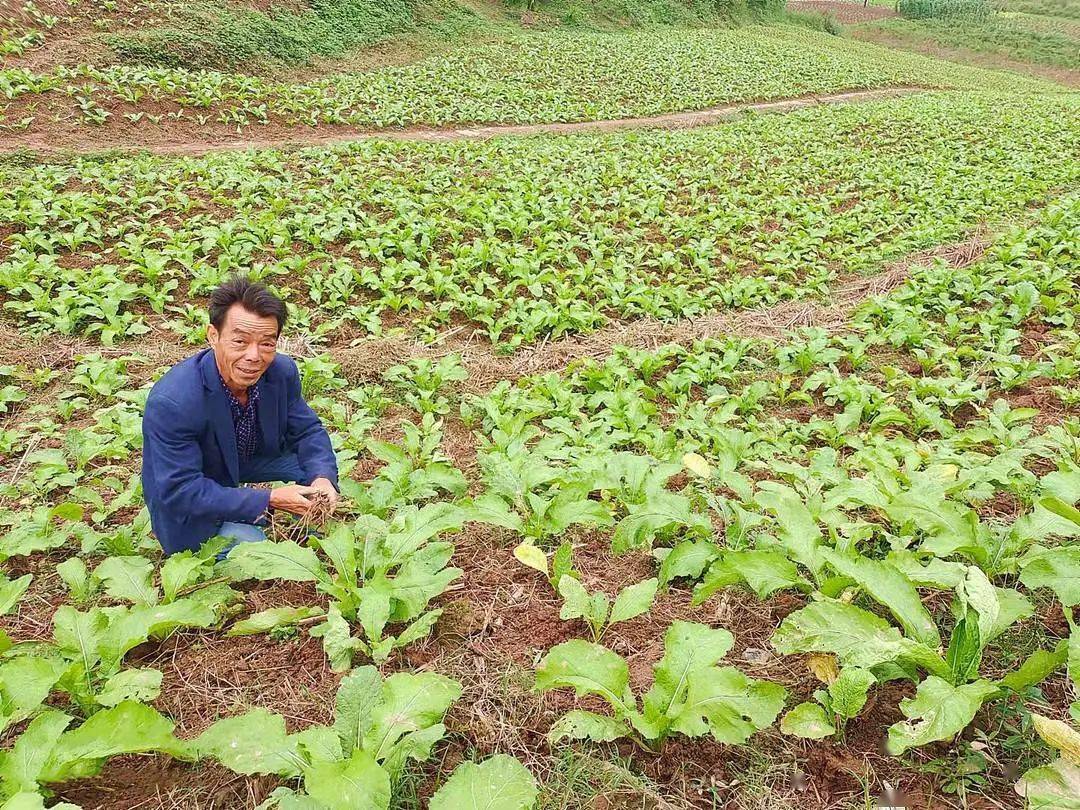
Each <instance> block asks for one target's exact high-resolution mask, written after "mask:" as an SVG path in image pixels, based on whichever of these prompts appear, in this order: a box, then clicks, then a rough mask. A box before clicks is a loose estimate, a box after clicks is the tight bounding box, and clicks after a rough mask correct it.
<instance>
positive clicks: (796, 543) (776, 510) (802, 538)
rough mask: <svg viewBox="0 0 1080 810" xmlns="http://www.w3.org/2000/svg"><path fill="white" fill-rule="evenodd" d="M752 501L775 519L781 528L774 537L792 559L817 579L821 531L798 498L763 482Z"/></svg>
mask: <svg viewBox="0 0 1080 810" xmlns="http://www.w3.org/2000/svg"><path fill="white" fill-rule="evenodd" d="M754 500H755V501H757V502H758V504H760V505H761V506H762V507H763V508H765V509H767V510H768V511H770V512H772V513H773V514H775V515H776V520H777V522H778V523H779V524H780V530H779V531H778V532H777V537H778V538H779V540H780V542H781V543H783V545H784V547H785V548H787V549H788V552H789V553H790V554H791V556H792V558H794V559H795V560H796V561H797V562H799V563H802V564H803V565H805V566H806V567H807V568H809V569H810V571H811V572H812V573H813V574H814V576H815V578H816V577H818V576H819V575H820V573H821V566H822V559H821V555H820V553H819V552H820V546H821V539H822V537H821V530H820V529H819V528H818V525H817V521H815V520H814V518H813V516H812V515H811V514H810V510H809V509H807V508H806V504H805V503H803V499H802V498H800V497H799V494H798V493H797V492H795V490H793V489H791V487H788V486H785V485H783V484H780V483H777V482H775V481H765V482H762V483H761V484H760V485H759V490H758V493H757V494H756V495H755V496H754Z"/></svg>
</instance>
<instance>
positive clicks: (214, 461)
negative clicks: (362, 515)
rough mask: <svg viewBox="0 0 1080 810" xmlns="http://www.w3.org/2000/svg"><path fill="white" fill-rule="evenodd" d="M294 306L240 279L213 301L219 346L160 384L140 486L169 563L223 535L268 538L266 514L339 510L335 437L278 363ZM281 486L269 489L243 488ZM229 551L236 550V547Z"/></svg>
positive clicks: (288, 363)
mask: <svg viewBox="0 0 1080 810" xmlns="http://www.w3.org/2000/svg"><path fill="white" fill-rule="evenodd" d="M284 324H285V304H284V303H283V302H282V301H281V300H280V299H279V298H277V297H276V296H274V295H273V294H272V293H271V292H270V291H269V290H267V288H266V287H264V286H263V285H262V284H257V283H254V282H252V281H249V280H248V279H246V278H243V277H239V276H237V277H233V278H231V279H229V280H228V281H227V282H226V283H225V284H223V285H222V286H221V287H219V288H218V289H217V290H215V291H214V292H213V294H212V295H211V296H210V327H209V329H208V330H207V337H208V338H209V343H210V348H209V349H204V350H202V351H200V352H199V353H198V354H196V355H195V356H193V357H189V358H188V359H186V360H184V361H182V362H181V363H178V364H177V365H175V366H173V368H171V369H169V371H168V372H167V373H166V374H165V376H164V377H162V378H161V379H160V380H158V382H157V383H156V384H155V385H154V387H153V389H152V390H151V391H150V396H149V398H148V399H147V401H146V411H145V414H144V417H143V465H142V482H143V495H144V497H145V499H146V506H147V508H148V509H149V511H150V520H151V524H152V525H153V529H154V533H155V534H156V535H157V539H158V542H160V543H161V547H162V548H163V549H164V551H165V553H166V554H174V553H176V552H178V551H184V550H186V549H197V548H198V547H199V546H200V545H202V543H203V542H205V541H206V540H207V539H208V538H210V537H213V536H215V535H223V536H225V537H228V538H230V540H231V545H235V544H236V543H240V542H253V541H258V540H265V539H266V535H265V533H264V531H263V529H262V528H261V527H262V526H264V525H265V523H266V517H267V514H268V511H269V510H272V509H281V510H284V511H286V512H291V513H293V514H296V515H303V514H305V513H306V512H307V511H308V510H309V509H310V508H311V507H312V505H313V504H314V503H316V502H320V503H322V504H328V505H329V506H333V504H334V503H335V502H336V501H337V498H338V493H337V480H338V479H337V475H338V472H337V462H336V460H335V458H334V452H333V449H332V447H331V445H330V437H329V436H328V435H327V433H326V430H325V428H323V426H322V423H321V422H320V421H319V417H317V416H316V415H315V413H314V412H313V411H312V410H311V408H310V407H309V406H308V404H307V403H306V402H305V401H304V398H303V397H302V396H301V394H300V374H299V372H298V371H297V368H296V363H294V362H293V361H292V359H291V358H289V357H287V356H285V355H283V354H278V353H277V344H278V338H279V337H280V336H281V329H282V327H283V326H284ZM268 481H277V482H284V483H282V484H281V485H279V486H275V487H273V488H272V489H256V488H251V487H243V486H241V484H245V483H256V482H268ZM230 547H231V546H230Z"/></svg>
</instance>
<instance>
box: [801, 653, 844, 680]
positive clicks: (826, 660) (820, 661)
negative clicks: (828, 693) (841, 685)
mask: <svg viewBox="0 0 1080 810" xmlns="http://www.w3.org/2000/svg"><path fill="white" fill-rule="evenodd" d="M806 667H807V669H809V670H810V671H811V672H812V673H814V677H815V678H817V679H818V680H819V681H821V682H822V683H824V684H832V683H833V682H835V681H836V679H837V678H839V677H840V667H838V666H837V665H836V656H834V655H822V654H818V655H811V656H810V657H809V658H807V659H806Z"/></svg>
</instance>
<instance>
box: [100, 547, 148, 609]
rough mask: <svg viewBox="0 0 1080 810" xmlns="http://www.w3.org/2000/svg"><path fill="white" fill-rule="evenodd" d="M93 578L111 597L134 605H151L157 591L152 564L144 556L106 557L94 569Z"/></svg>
mask: <svg viewBox="0 0 1080 810" xmlns="http://www.w3.org/2000/svg"><path fill="white" fill-rule="evenodd" d="M93 578H94V579H95V580H97V581H98V582H100V583H101V584H102V585H103V586H104V588H105V593H107V594H108V595H109V596H111V597H112V598H113V599H119V600H122V601H125V602H131V603H133V604H136V605H153V604H155V603H156V602H157V601H158V591H157V588H155V587H154V585H153V578H154V564H153V563H152V562H150V560H148V559H146V558H145V557H107V558H106V559H105V560H104V561H102V563H101V564H100V565H99V566H98V567H97V568H95V569H94V574H93Z"/></svg>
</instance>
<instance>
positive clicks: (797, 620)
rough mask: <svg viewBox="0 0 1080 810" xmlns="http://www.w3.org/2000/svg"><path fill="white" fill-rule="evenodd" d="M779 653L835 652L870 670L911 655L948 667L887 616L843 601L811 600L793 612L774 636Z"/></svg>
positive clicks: (939, 667) (923, 662)
mask: <svg viewBox="0 0 1080 810" xmlns="http://www.w3.org/2000/svg"><path fill="white" fill-rule="evenodd" d="M772 645H773V647H775V648H776V650H777V652H780V653H783V654H785V655H791V654H793V653H799V652H831V653H835V654H836V656H837V657H838V658H839V659H840V662H841V663H842V664H843V665H844V666H855V667H862V668H864V669H869V668H870V667H874V666H877V665H878V664H885V663H888V662H891V661H895V660H897V659H898V658H908V659H912V660H914V661H916V662H917V663H919V664H920V665H921V666H925V667H927V668H929V669H931V671H935V672H936V673H937V674H945V673H947V672H948V668H947V667H946V665H945V662H944V661H941V660H940V657H939V656H937V654H936V653H935V652H934V651H933V650H930V649H929V648H928V647H926V646H925V645H923V644H919V643H918V642H915V641H911V640H910V639H905V638H904V637H903V636H901V635H900V631H899V630H897V629H896V628H895V627H893V626H892V625H890V624H889V623H888V622H887V621H886V620H885V619H882V618H880V617H879V616H875V615H874V614H873V613H870V612H868V611H865V610H863V609H862V608H858V607H855V606H854V605H849V604H845V603H843V602H811V603H810V604H809V605H807V606H806V607H804V608H803V609H802V610H798V611H796V612H794V613H792V614H790V615H789V616H788V617H787V618H786V619H784V621H783V622H781V623H780V627H779V628H777V630H776V632H775V633H774V634H773V637H772Z"/></svg>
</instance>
